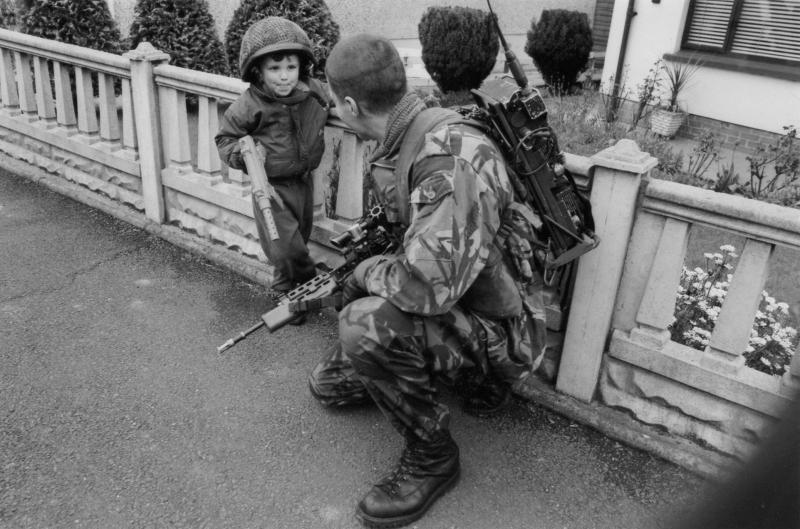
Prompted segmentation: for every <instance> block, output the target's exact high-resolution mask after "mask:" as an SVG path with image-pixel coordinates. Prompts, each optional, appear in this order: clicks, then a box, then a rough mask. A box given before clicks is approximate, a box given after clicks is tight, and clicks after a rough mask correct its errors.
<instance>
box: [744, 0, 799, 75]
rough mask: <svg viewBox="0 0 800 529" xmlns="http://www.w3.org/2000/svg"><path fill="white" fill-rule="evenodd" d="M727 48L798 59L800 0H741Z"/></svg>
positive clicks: (774, 57)
mask: <svg viewBox="0 0 800 529" xmlns="http://www.w3.org/2000/svg"><path fill="white" fill-rule="evenodd" d="M730 51H731V52H732V53H741V54H744V55H756V56H759V57H768V58H771V59H784V60H786V59H788V60H794V61H800V0H783V1H782V2H776V1H774V0H773V1H769V0H745V2H744V4H743V5H742V11H741V14H740V17H739V23H738V24H737V26H736V34H735V35H734V37H733V42H732V43H731V50H730Z"/></svg>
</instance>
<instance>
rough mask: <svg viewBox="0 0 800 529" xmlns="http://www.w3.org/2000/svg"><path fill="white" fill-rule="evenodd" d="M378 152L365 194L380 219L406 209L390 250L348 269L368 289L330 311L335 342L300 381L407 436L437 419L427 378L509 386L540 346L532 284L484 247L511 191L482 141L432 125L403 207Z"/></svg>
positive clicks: (491, 246)
mask: <svg viewBox="0 0 800 529" xmlns="http://www.w3.org/2000/svg"><path fill="white" fill-rule="evenodd" d="M409 97H415V96H413V95H409V96H406V98H409ZM406 98H404V100H405V99H406ZM406 119H408V118H406ZM391 120H392V118H391V117H390V126H391ZM405 141H413V139H409V138H406V139H405ZM387 151H388V152H387V153H386V155H385V156H384V157H383V158H382V159H380V160H377V161H376V162H375V163H374V164H373V173H372V176H373V180H374V182H375V189H374V190H373V191H374V192H375V194H376V196H377V197H378V199H379V201H381V202H382V203H383V204H384V206H385V208H386V209H387V216H388V217H389V219H390V220H392V218H402V216H399V215H398V214H397V212H398V208H402V207H408V208H409V210H407V211H408V213H409V215H408V217H407V218H410V221H409V225H408V226H407V227H406V229H405V231H404V236H403V244H402V249H401V250H400V251H399V252H398V253H397V254H395V255H392V256H388V257H387V256H381V257H377V258H371V259H368V260H367V261H365V262H362V263H361V264H360V265H359V266H358V268H357V269H356V271H355V273H354V276H355V279H356V280H357V282H358V283H359V284H360V286H361V287H363V289H364V290H365V291H366V292H368V294H369V295H368V296H366V297H362V298H361V299H357V300H355V301H353V302H352V303H350V304H349V305H347V306H346V307H345V308H344V309H343V310H342V311H341V313H340V315H339V342H338V343H337V344H336V345H335V346H334V347H332V348H331V350H329V351H328V353H327V354H326V355H325V357H324V358H323V360H322V361H321V362H320V363H319V364H318V365H317V367H316V368H315V369H314V370H313V372H312V374H311V376H310V379H309V382H310V386H311V391H312V394H314V396H315V397H316V398H318V399H319V400H320V401H321V402H323V403H324V404H327V405H332V406H333V405H346V404H352V403H358V402H364V401H368V400H369V398H370V397H371V398H372V400H374V401H375V402H376V403H377V405H378V406H379V407H380V408H381V410H382V411H383V412H384V413H385V414H386V415H387V417H389V419H390V420H391V421H392V423H393V424H394V426H395V427H396V428H397V429H398V430H399V431H400V432H401V433H402V434H403V435H404V436H405V437H406V438H407V439H409V438H411V439H413V438H418V439H422V440H425V441H430V440H432V439H434V438H436V437H437V436H438V435H439V434H440V433H441V432H442V431H444V430H447V427H448V420H449V411H448V409H447V407H446V406H445V405H444V404H442V403H441V402H439V399H438V397H437V389H436V385H435V382H436V380H437V379H443V380H445V381H447V380H450V381H452V380H454V379H455V377H456V375H457V374H458V372H459V371H461V370H464V369H470V370H477V371H479V372H481V373H488V372H490V371H491V372H492V373H493V374H494V376H496V377H498V378H499V379H501V380H503V381H504V382H507V383H511V382H514V381H516V380H519V379H520V378H522V377H524V376H526V375H527V374H529V373H530V372H531V370H532V369H533V367H534V365H535V363H536V362H537V361H538V360H539V359H540V357H541V353H542V352H543V349H544V314H543V303H542V298H541V290H536V291H535V292H533V293H531V294H527V293H526V294H525V295H523V293H522V290H521V288H520V284H519V283H518V282H517V281H516V280H515V279H514V278H513V277H512V274H511V272H510V268H509V267H508V265H507V264H506V261H505V260H504V256H503V254H502V252H501V251H500V250H499V249H498V248H497V245H496V244H495V236H496V234H497V231H498V229H499V228H500V226H501V222H502V220H503V213H504V211H505V210H506V209H507V207H508V205H509V204H510V203H511V202H512V200H513V190H512V187H511V184H510V182H509V180H508V175H507V173H506V166H505V163H504V161H503V159H502V156H501V154H500V152H499V151H498V150H497V148H496V146H494V144H492V143H491V142H490V141H489V140H488V139H487V138H486V137H485V136H484V135H483V134H482V133H481V132H480V131H479V130H477V129H475V128H473V127H471V126H468V125H465V124H449V125H441V126H438V127H435V128H434V129H433V130H432V131H431V132H430V133H429V134H428V135H427V136H426V140H425V142H424V145H423V147H422V149H421V151H420V152H419V153H418V155H417V156H416V158H415V161H414V164H413V166H412V167H413V168H412V171H411V175H410V190H411V191H410V196H409V202H410V204H408V205H404V204H398V203H397V197H396V194H395V191H394V187H395V184H394V180H393V177H392V176H391V175H390V173H387V172H386V171H380V170H379V169H380V168H381V167H382V166H387V165H388V166H389V167H393V166H394V164H395V162H396V161H397V155H398V152H399V145H395V146H389V147H388V149H387Z"/></svg>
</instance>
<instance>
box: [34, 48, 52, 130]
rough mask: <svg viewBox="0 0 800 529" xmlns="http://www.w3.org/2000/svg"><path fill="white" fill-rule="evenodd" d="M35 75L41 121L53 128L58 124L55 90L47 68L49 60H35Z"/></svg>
mask: <svg viewBox="0 0 800 529" xmlns="http://www.w3.org/2000/svg"><path fill="white" fill-rule="evenodd" d="M56 66H57V65H56ZM33 75H34V79H35V84H36V108H37V109H38V113H39V119H42V120H44V122H45V125H47V126H48V127H53V126H55V124H56V108H55V104H54V103H53V89H52V87H51V86H50V70H48V68H47V59H45V58H44V57H34V58H33Z"/></svg>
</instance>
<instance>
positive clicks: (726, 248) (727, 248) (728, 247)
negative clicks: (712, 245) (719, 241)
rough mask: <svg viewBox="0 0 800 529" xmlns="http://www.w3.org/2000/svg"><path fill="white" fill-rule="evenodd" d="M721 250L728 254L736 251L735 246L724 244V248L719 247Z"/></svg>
mask: <svg viewBox="0 0 800 529" xmlns="http://www.w3.org/2000/svg"><path fill="white" fill-rule="evenodd" d="M719 249H720V250H722V251H723V252H727V253H731V252H734V251H736V248H734V246H733V245H731V244H723V245H722V246H720V247H719Z"/></svg>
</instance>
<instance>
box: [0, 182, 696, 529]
mask: <svg viewBox="0 0 800 529" xmlns="http://www.w3.org/2000/svg"><path fill="white" fill-rule="evenodd" d="M269 307H270V302H269V301H268V297H267V296H266V291H265V289H264V288H263V287H262V286H259V285H257V284H254V283H252V282H249V281H248V280H245V279H243V278H242V277H241V276H238V275H236V274H234V273H233V272H231V271H228V270H226V269H222V268H220V267H218V266H216V265H213V264H211V263H209V262H208V261H205V260H203V259H201V258H198V257H196V256H194V255H192V254H189V253H187V252H185V251H183V250H181V249H178V248H176V247H174V246H172V245H170V244H169V243H166V242H164V241H163V240H161V239H159V238H157V237H155V236H153V235H150V234H148V233H147V232H145V231H142V230H140V229H138V228H134V227H132V226H130V225H128V224H125V223H123V222H121V221H119V220H116V219H114V218H112V217H110V216H108V215H106V214H104V213H101V212H99V211H97V210H93V209H91V208H89V207H87V206H84V205H83V204H80V203H78V202H75V201H72V200H71V199H68V198H65V197H63V196H61V195H58V194H55V193H53V192H52V191H50V190H48V189H47V188H45V187H43V186H40V185H38V184H36V183H33V182H31V181H29V180H27V179H24V178H22V177H19V176H16V175H13V174H9V173H6V172H5V171H0V335H1V336H2V338H1V339H0V527H2V528H64V527H69V528H72V527H76V528H117V527H119V528H161V527H173V528H269V529H271V528H278V529H283V528H287V529H294V528H299V529H305V528H308V529H316V528H356V527H360V524H359V523H358V522H357V521H356V520H355V518H354V516H353V512H354V507H355V504H356V502H357V501H358V500H359V499H360V498H361V496H362V495H363V494H364V493H365V492H366V491H367V490H368V489H369V487H370V486H371V484H372V483H373V482H374V481H375V480H377V479H378V478H380V477H381V476H382V475H383V474H384V473H385V472H386V471H388V470H389V469H390V468H391V466H392V465H393V464H394V462H395V460H396V458H397V456H398V454H399V451H400V449H401V440H400V438H399V436H398V435H397V434H396V433H395V432H394V430H393V429H392V428H391V427H390V425H389V424H388V422H386V421H385V420H384V419H383V417H382V416H381V414H380V413H379V412H378V411H377V410H376V409H375V408H373V407H363V408H353V409H348V410H340V411H330V410H326V409H324V408H322V407H320V406H319V405H318V404H317V403H316V402H315V401H314V400H313V398H312V397H311V396H310V395H309V393H308V391H307V389H306V376H307V373H308V372H309V370H310V369H311V368H312V367H313V365H314V364H315V362H316V361H317V359H318V358H319V356H320V354H321V353H322V352H323V351H324V350H325V349H326V347H327V346H328V345H329V344H331V343H332V342H333V341H334V340H335V336H336V333H335V315H334V313H333V312H327V311H323V312H320V313H315V314H312V315H311V316H310V318H309V319H308V322H307V323H306V324H305V325H303V326H298V327H293V326H287V327H285V328H283V329H281V330H280V331H278V332H276V333H274V334H269V333H267V332H266V331H265V330H261V331H259V332H258V333H256V334H254V335H253V336H252V337H251V338H250V339H248V340H245V341H243V342H241V343H239V344H238V345H236V346H235V347H234V348H232V349H230V350H229V351H228V352H227V353H226V354H225V355H224V356H220V355H218V354H217V351H216V347H217V346H218V345H220V344H222V343H223V342H224V341H225V340H226V339H228V338H230V337H232V336H234V335H235V334H237V333H238V332H240V331H242V330H244V329H246V328H247V327H249V326H250V325H252V324H253V323H256V322H258V321H259V316H260V314H261V313H262V312H264V311H265V310H267V309H268V308H269ZM446 399H447V400H448V402H450V403H451V404H452V409H453V421H452V433H453V437H454V438H455V439H456V441H457V442H458V443H459V445H460V447H461V453H462V477H461V481H460V483H459V485H458V486H457V487H456V488H454V489H453V490H452V491H451V492H450V493H448V494H447V495H446V496H444V497H443V498H442V499H441V500H440V501H439V502H438V503H437V504H436V505H435V506H434V507H433V508H432V510H431V511H430V512H429V513H428V515H426V516H425V517H424V518H423V519H422V520H421V521H419V522H418V523H416V524H415V525H414V526H413V527H417V528H419V529H445V528H447V529H452V528H458V529H488V528H510V529H516V528H518V529H523V528H525V529H536V528H543V529H550V528H555V529H561V528H568V529H581V528H615V529H626V528H631V529H633V528H636V529H644V528H658V527H665V523H666V521H667V520H670V519H671V517H672V516H673V515H674V513H675V512H677V511H682V510H685V509H687V508H688V506H690V505H692V502H693V501H695V499H696V498H697V497H698V495H699V494H700V492H701V491H702V490H704V488H705V487H706V483H705V482H703V481H702V480H701V479H700V478H698V477H696V476H694V475H692V474H691V473H689V472H688V471H687V470H684V469H682V468H680V467H677V466H675V465H673V464H671V463H668V462H666V461H664V460H661V459H658V458H656V457H654V456H652V455H649V454H647V453H645V452H641V451H639V450H636V449H633V448H629V447H627V446H624V445H622V444H620V443H618V442H615V441H613V440H610V439H608V438H606V437H604V436H603V435H602V434H600V433H598V432H596V431H594V430H592V429H589V428H586V427H584V426H581V425H578V424H575V423H572V422H571V421H570V420H569V419H567V418H564V417H562V416H559V415H557V414H555V413H552V412H550V411H548V410H546V409H544V408H542V407H539V406H537V405H536V404H535V403H533V402H528V401H523V400H516V401H515V402H514V403H513V405H512V406H511V407H510V409H508V410H507V411H505V412H503V413H502V414H500V415H499V416H497V417H493V418H489V419H477V418H473V417H470V416H468V415H464V414H463V413H462V412H461V410H460V409H459V407H458V402H457V400H456V398H455V397H454V396H453V395H450V394H446Z"/></svg>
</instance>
